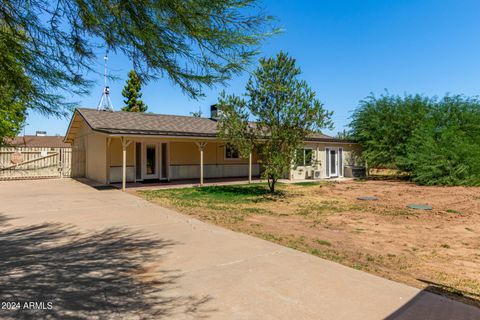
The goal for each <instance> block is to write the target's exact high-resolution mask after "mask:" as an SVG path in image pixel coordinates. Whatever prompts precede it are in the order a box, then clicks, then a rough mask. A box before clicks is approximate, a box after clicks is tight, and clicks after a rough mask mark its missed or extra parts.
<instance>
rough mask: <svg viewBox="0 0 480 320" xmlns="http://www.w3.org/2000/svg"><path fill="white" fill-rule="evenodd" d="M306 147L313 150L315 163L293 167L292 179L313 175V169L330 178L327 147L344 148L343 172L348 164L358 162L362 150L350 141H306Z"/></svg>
mask: <svg viewBox="0 0 480 320" xmlns="http://www.w3.org/2000/svg"><path fill="white" fill-rule="evenodd" d="M304 148H305V149H312V150H313V158H314V164H313V165H312V166H298V167H294V168H292V171H291V173H290V179H306V178H308V177H310V176H311V175H312V171H314V170H315V171H316V170H319V171H320V172H321V176H320V178H328V173H327V166H326V161H327V154H326V152H325V151H326V149H327V148H335V149H338V148H342V164H341V166H342V172H343V168H344V167H345V166H346V165H356V164H358V159H357V157H358V155H359V152H360V148H359V146H357V145H355V144H350V143H334V142H332V143H330V142H322V143H306V144H305V147H304Z"/></svg>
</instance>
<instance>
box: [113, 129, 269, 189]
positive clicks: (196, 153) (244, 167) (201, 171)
mask: <svg viewBox="0 0 480 320" xmlns="http://www.w3.org/2000/svg"><path fill="white" fill-rule="evenodd" d="M106 144H107V148H106V158H107V159H106V160H107V161H106V163H107V175H108V176H107V182H108V183H110V184H114V185H119V186H121V189H122V190H124V191H125V190H126V188H127V185H128V186H129V187H133V186H137V187H141V186H147V185H151V184H158V186H159V187H161V186H166V185H169V184H170V183H169V182H171V181H175V183H176V184H179V183H181V182H185V183H184V184H185V185H192V184H194V185H204V183H205V182H206V181H210V182H214V181H215V179H217V180H219V179H220V180H224V179H233V180H239V179H240V180H242V181H244V182H245V181H248V182H252V181H253V179H254V178H255V177H258V176H259V175H260V164H259V162H258V157H257V156H256V155H255V154H253V153H251V154H250V155H249V157H248V158H241V157H240V156H239V154H238V152H237V151H236V150H235V149H233V148H231V147H230V146H229V145H228V144H226V143H225V142H223V141H221V140H218V139H182V138H171V137H162V136H158V137H151V136H148V137H140V136H135V137H132V136H108V137H107V140H106Z"/></svg>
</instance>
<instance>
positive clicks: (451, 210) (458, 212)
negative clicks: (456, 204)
mask: <svg viewBox="0 0 480 320" xmlns="http://www.w3.org/2000/svg"><path fill="white" fill-rule="evenodd" d="M445 212H448V213H455V214H463V213H462V212H460V211H457V210H453V209H447V210H445Z"/></svg>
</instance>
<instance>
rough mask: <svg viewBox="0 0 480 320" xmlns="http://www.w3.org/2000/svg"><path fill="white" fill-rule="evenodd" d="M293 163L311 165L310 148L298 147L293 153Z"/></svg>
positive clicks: (311, 155) (311, 154) (311, 151)
mask: <svg viewBox="0 0 480 320" xmlns="http://www.w3.org/2000/svg"><path fill="white" fill-rule="evenodd" d="M295 164H296V165H297V166H302V167H303V166H311V165H312V164H313V150H312V149H298V150H297V152H296V154H295Z"/></svg>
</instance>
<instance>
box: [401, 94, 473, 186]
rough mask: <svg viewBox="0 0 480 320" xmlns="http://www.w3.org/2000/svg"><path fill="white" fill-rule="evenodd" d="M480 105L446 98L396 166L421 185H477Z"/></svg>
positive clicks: (411, 141)
mask: <svg viewBox="0 0 480 320" xmlns="http://www.w3.org/2000/svg"><path fill="white" fill-rule="evenodd" d="M479 146H480V101H479V100H478V99H476V98H467V97H463V96H446V97H444V98H443V99H441V100H440V101H438V102H436V103H435V105H434V106H433V107H432V109H431V110H430V112H429V114H428V116H427V118H426V120H425V121H424V122H423V123H422V125H420V126H418V127H417V128H416V129H415V130H414V132H413V134H412V137H411V138H410V140H409V142H408V144H407V154H406V156H405V157H403V158H401V159H400V162H399V166H400V168H403V169H404V170H406V171H407V172H409V174H410V176H411V178H412V180H413V181H414V182H416V183H418V184H422V185H475V186H479V185H480V147H479Z"/></svg>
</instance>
